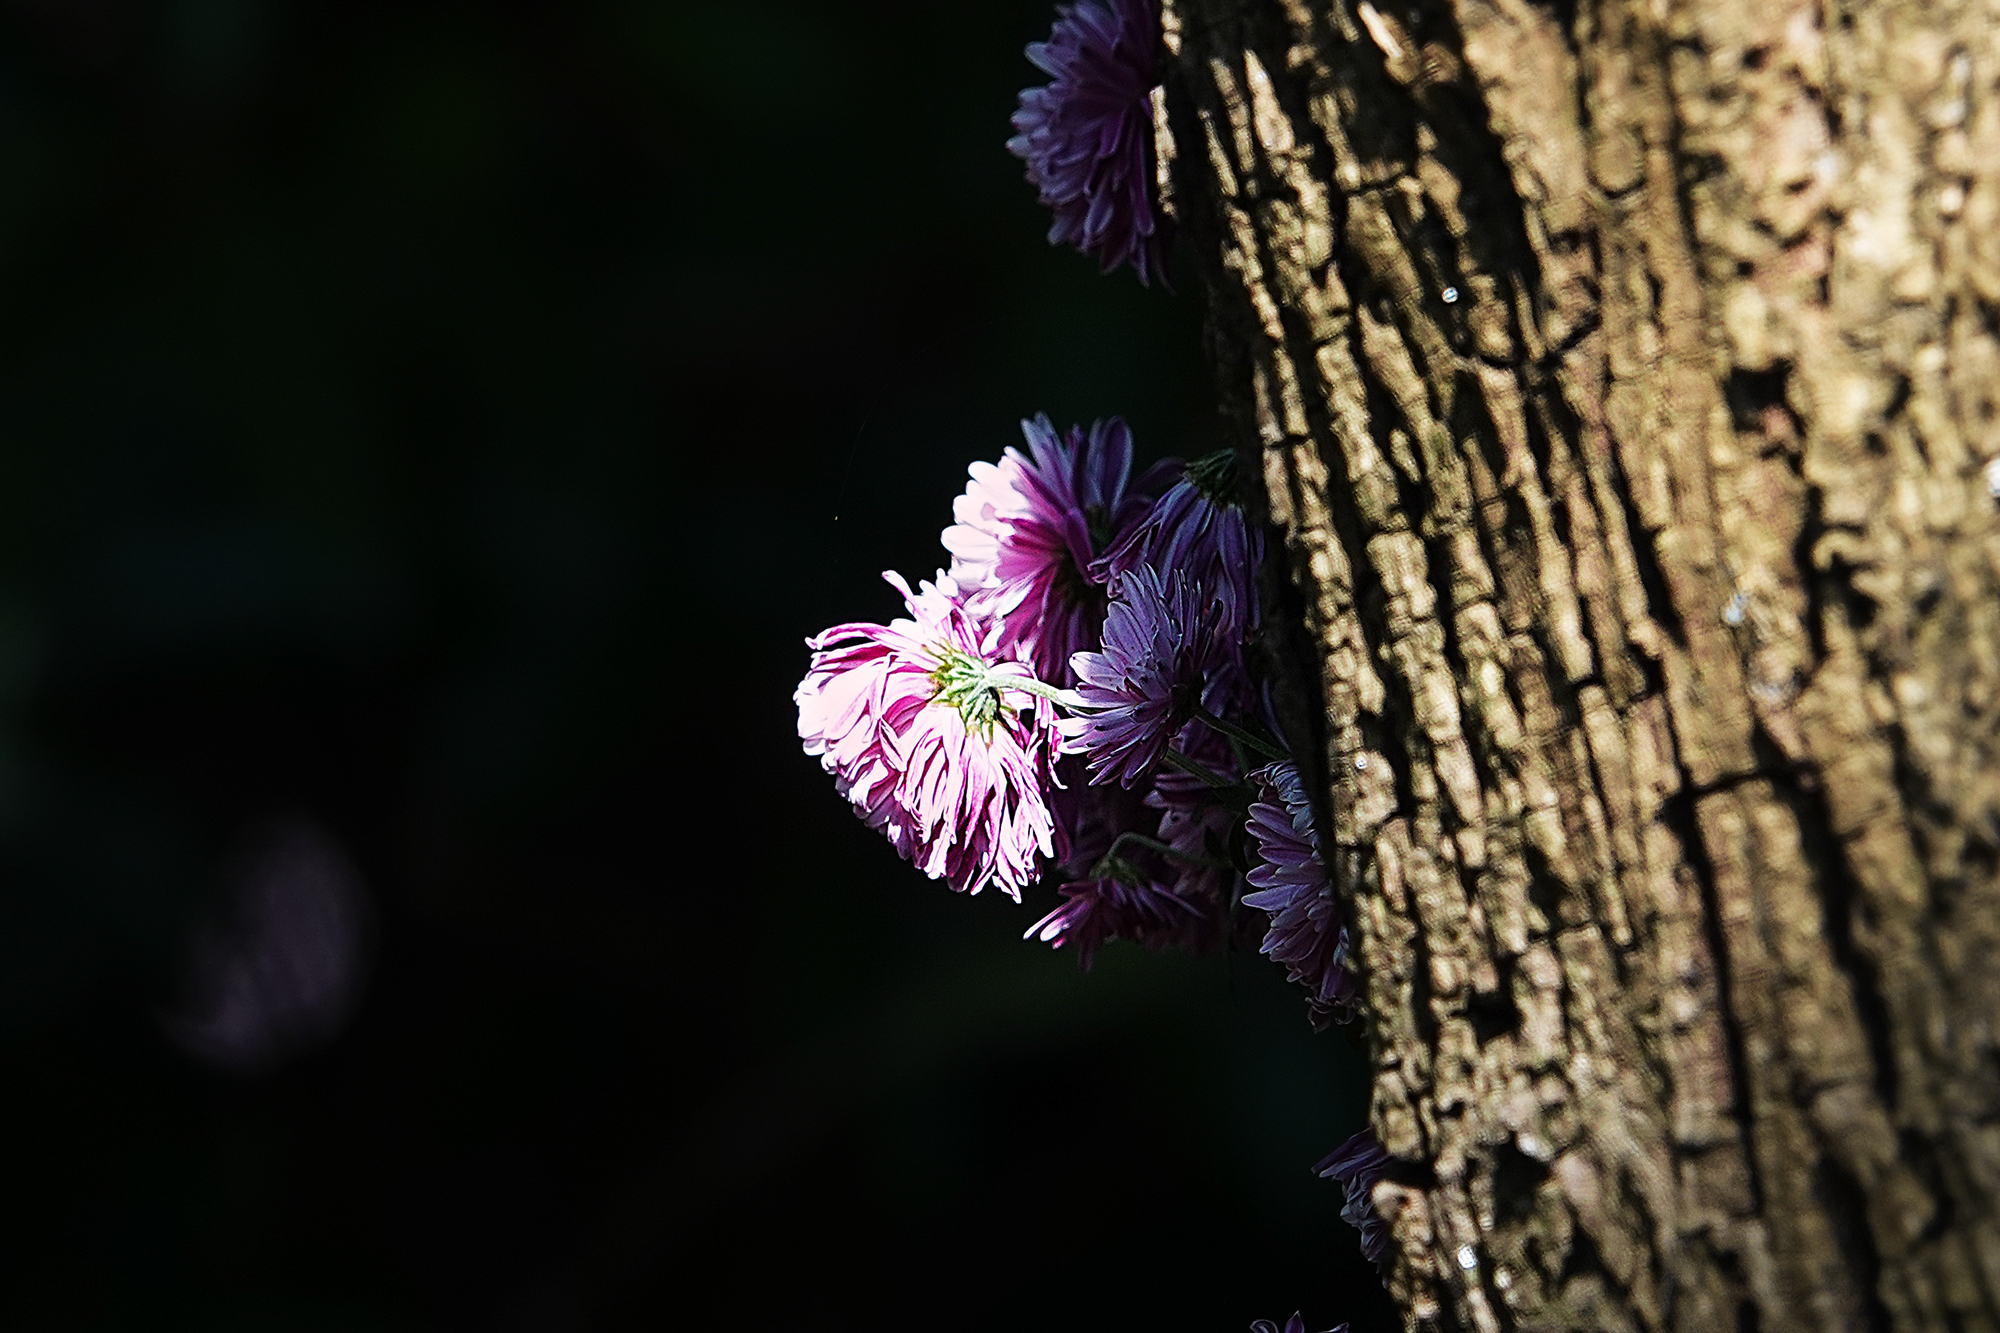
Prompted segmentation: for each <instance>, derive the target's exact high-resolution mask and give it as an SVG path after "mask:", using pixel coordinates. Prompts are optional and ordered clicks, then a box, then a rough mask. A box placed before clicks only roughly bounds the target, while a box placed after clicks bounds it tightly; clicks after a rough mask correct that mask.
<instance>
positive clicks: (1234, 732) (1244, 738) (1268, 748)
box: [1194, 704, 1291, 759]
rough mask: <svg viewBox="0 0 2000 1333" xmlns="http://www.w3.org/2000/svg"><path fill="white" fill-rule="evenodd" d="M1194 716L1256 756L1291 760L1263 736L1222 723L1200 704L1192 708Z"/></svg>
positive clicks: (1234, 725) (1231, 724)
mask: <svg viewBox="0 0 2000 1333" xmlns="http://www.w3.org/2000/svg"><path fill="white" fill-rule="evenodd" d="M1194 715H1195V716H1196V717H1197V718H1199V719H1200V720H1201V721H1203V722H1206V723H1207V724H1208V725H1209V726H1211V727H1213V728H1214V729H1215V730H1217V731H1219V732H1221V733H1222V734H1223V735H1225V736H1227V737H1229V739H1231V740H1233V741H1241V742H1242V743H1243V744H1245V745H1247V746H1249V747H1250V748H1251V749H1253V750H1255V751H1256V752H1257V753H1258V754H1261V755H1263V756H1264V757H1265V758H1266V759H1290V758H1291V756H1290V755H1288V754H1286V753H1285V752H1284V750H1282V749H1280V748H1279V747H1278V745H1277V743H1276V742H1274V741H1272V740H1271V739H1270V738H1268V737H1265V736H1259V735H1258V734H1257V733H1256V732H1254V731H1247V730H1245V729H1244V728H1242V727H1239V726H1237V725H1236V724H1235V723H1234V722H1224V721H1223V720H1222V719H1221V718H1219V717H1217V716H1216V715H1215V714H1213V713H1211V712H1209V711H1208V710H1207V709H1206V708H1203V707H1202V706H1201V705H1200V704H1196V705H1195V706H1194Z"/></svg>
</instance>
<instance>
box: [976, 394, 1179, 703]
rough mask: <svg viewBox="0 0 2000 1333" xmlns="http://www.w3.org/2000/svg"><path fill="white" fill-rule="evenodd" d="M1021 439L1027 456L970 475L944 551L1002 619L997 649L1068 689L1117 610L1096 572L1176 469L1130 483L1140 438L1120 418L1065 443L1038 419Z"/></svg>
mask: <svg viewBox="0 0 2000 1333" xmlns="http://www.w3.org/2000/svg"><path fill="white" fill-rule="evenodd" d="M1021 434H1022V435H1023V437H1025V438H1026V440H1027V443H1028V456H1027V457H1023V456H1022V454H1021V451H1020V450H1018V449H1008V450H1007V452H1006V453H1005V454H1003V455H1002V456H1001V459H1000V461H999V463H998V464H994V463H974V464H973V465H972V469H971V471H972V482H971V484H970V485H968V486H967V487H966V488H965V494H963V495H961V496H959V497H958V499H957V500H956V501H954V502H953V504H952V517H953V518H954V519H956V520H957V521H956V522H955V523H953V524H952V526H950V527H948V528H946V529H945V530H944V546H945V549H946V550H947V551H950V552H951V577H952V579H953V580H954V581H955V582H956V583H957V584H958V586H959V587H960V589H962V590H963V591H964V592H965V594H966V598H967V605H968V606H969V607H970V608H971V609H972V610H973V611H975V612H976V613H978V614H981V615H987V616H993V617H996V618H998V619H999V620H1000V621H1001V624H1002V629H1001V632H1000V640H999V645H998V646H999V650H1000V651H1001V652H1003V653H1006V654H1008V655H1010V656H1011V655H1012V654H1013V651H1014V649H1015V648H1017V647H1020V646H1025V647H1027V648H1028V650H1029V655H1030V660H1031V661H1033V662H1034V664H1035V670H1036V671H1037V673H1039V674H1040V676H1041V678H1042V679H1043V680H1046V681H1050V682H1053V683H1055V684H1058V685H1069V684H1072V683H1073V678H1072V676H1071V673H1070V665H1069V659H1070V657H1071V655H1072V654H1074V653H1078V652H1081V651H1083V650H1084V649H1086V648H1090V647H1094V646H1095V645H1096V643H1097V635H1098V631H1099V630H1100V629H1102V628H1103V625H1104V609H1105V605H1106V602H1107V601H1108V600H1109V599H1108V597H1107V596H1106V593H1105V590H1104V583H1105V576H1102V575H1094V574H1092V573H1091V572H1090V569H1091V566H1092V565H1093V564H1094V563H1095V562H1096V561H1097V558H1098V557H1099V556H1100V555H1102V554H1103V553H1104V551H1106V550H1107V549H1109V548H1110V547H1111V545H1112V544H1113V543H1115V542H1116V541H1118V540H1119V539H1120V538H1122V537H1123V536H1124V535H1125V534H1126V533H1127V532H1129V531H1130V530H1131V529H1132V528H1134V527H1136V526H1137V525H1138V524H1139V523H1140V522H1142V521H1143V520H1144V519H1145V516H1146V512H1147V510H1148V509H1149V508H1151V506H1152V501H1153V497H1154V496H1156V495H1158V494H1159V492H1160V489H1161V487H1162V485H1163V484H1164V483H1165V481H1166V478H1167V476H1168V475H1169V472H1170V469H1171V468H1172V466H1174V465H1172V464H1166V465H1163V466H1162V467H1156V468H1154V469H1153V470H1151V471H1149V472H1148V473H1146V475H1145V476H1143V477H1141V478H1140V479H1139V480H1138V482H1137V483H1136V484H1131V483H1130V478H1131V473H1132V432H1131V431H1130V430H1129V429H1128V428H1127V427H1126V425H1125V423H1124V422H1123V421H1121V420H1119V419H1118V418H1117V417H1113V418H1111V419H1110V420H1109V421H1098V422H1093V423H1092V424H1091V427H1090V433H1089V434H1088V435H1085V434H1084V431H1083V428H1082V427H1081V426H1072V427H1070V429H1069V437H1068V439H1067V440H1065V439H1063V438H1061V437H1059V436H1058V435H1057V434H1056V430H1055V427H1054V426H1052V425H1051V424H1050V423H1049V419H1048V417H1046V416H1037V417H1036V418H1035V419H1034V420H1033V421H1023V422H1022V423H1021Z"/></svg>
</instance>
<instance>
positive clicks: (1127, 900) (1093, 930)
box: [1023, 755, 1203, 972]
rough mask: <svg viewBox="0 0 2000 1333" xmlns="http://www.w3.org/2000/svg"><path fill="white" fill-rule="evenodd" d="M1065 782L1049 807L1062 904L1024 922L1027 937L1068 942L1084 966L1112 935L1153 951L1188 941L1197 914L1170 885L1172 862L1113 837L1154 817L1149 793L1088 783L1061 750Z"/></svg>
mask: <svg viewBox="0 0 2000 1333" xmlns="http://www.w3.org/2000/svg"><path fill="white" fill-rule="evenodd" d="M1056 775H1057V777H1058V778H1060V779H1062V781H1063V786H1062V787H1061V788H1060V789H1059V790H1057V791H1056V792H1055V793H1053V795H1052V798H1051V801H1050V804H1051V805H1052V806H1053V807H1054V809H1055V813H1056V827H1057V829H1058V830H1059V831H1062V832H1067V833H1068V835H1069V854H1068V856H1067V857H1066V858H1065V859H1064V862H1063V869H1064V870H1065V871H1066V872H1067V873H1068V875H1069V882H1068V883H1066V884H1064V885H1063V886H1062V894H1063V902H1062V905H1061V906H1059V907H1057V908H1056V909H1055V910H1054V911H1052V912H1050V913H1049V914H1048V915H1047V916H1045V917H1043V918H1042V919H1041V920H1040V921H1037V922H1036V923H1035V924H1034V925H1032V926H1030V927H1029V928H1028V930H1027V934H1026V935H1024V936H1023V938H1026V939H1040V940H1041V941H1042V942H1043V943H1045V944H1050V945H1053V946H1054V947H1056V948H1058V949H1060V948H1062V947H1063V946H1064V945H1067V944H1073V945H1075V946H1076V949H1077V960H1076V961H1077V965H1078V966H1079V967H1080V968H1082V969H1083V970H1084V971H1086V972H1088V971H1089V970H1090V967H1091V964H1092V963H1093V962H1094V961H1095V960H1096V957H1097V951H1098V950H1099V949H1100V948H1102V947H1103V946H1104V945H1105V943H1107V942H1108V941H1110V940H1114V939H1119V940H1129V941H1132V942H1134V943H1137V944H1139V945H1142V946H1143V947H1145V948H1148V949H1153V950H1159V949H1164V948H1169V947H1171V946H1175V945H1184V944H1192V943H1194V942H1195V940H1194V936H1195V934H1197V933H1198V932H1199V930H1200V927H1201V925H1202V917H1203V913H1202V911H1201V909H1199V908H1198V907H1196V906H1195V905H1194V904H1193V903H1191V902H1187V901H1185V900H1184V898H1183V895H1182V894H1181V893H1180V892H1179V890H1178V889H1176V888H1175V887H1173V884H1174V874H1175V871H1176V870H1177V869H1178V867H1176V866H1174V865H1173V863H1172V862H1171V861H1170V860H1169V859H1168V858H1165V857H1163V856H1161V855H1160V854H1159V853H1158V852H1157V851H1155V850H1154V849H1152V848H1151V847H1148V846H1147V845H1146V844H1145V842H1144V841H1143V840H1140V839H1126V840H1125V841H1124V842H1123V843H1121V842H1120V841H1119V839H1120V838H1121V837H1122V836H1123V835H1125V834H1127V833H1138V832H1140V831H1141V829H1142V828H1144V827H1146V826H1148V825H1150V824H1151V823H1152V821H1153V814H1152V811H1151V810H1149V809H1148V808H1147V807H1148V805H1149V803H1150V799H1151V798H1150V796H1149V795H1148V794H1145V793H1141V792H1139V791H1131V790H1127V789H1126V788H1124V787H1119V786H1115V785H1114V786H1109V787H1099V786H1090V785H1087V784H1086V783H1085V782H1084V780H1083V761H1082V760H1081V759H1080V758H1078V757H1076V756H1074V755H1066V756H1064V757H1063V759H1062V760H1061V761H1059V763H1058V764H1057V770H1056Z"/></svg>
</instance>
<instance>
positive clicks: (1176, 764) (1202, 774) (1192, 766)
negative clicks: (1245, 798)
mask: <svg viewBox="0 0 2000 1333" xmlns="http://www.w3.org/2000/svg"><path fill="white" fill-rule="evenodd" d="M1160 758H1162V759H1164V760H1166V762H1167V766H1168V767H1170V768H1178V769H1179V770H1180V771H1181V772H1183V773H1186V774H1187V775H1188V776H1190V777H1195V778H1200V779H1201V780H1202V781H1203V782H1205V783H1207V784H1208V785H1209V786H1211V787H1216V788H1222V787H1235V786H1239V785H1241V784H1239V783H1236V782H1232V781H1231V780H1230V779H1228V778H1225V777H1223V776H1222V774H1220V773H1218V772H1216V771H1215V770H1214V769H1212V768H1208V767H1206V766H1204V765H1202V764H1199V763H1196V762H1195V761H1194V760H1192V759H1190V758H1188V757H1187V756H1186V755H1184V754H1182V753H1181V752H1180V751H1179V750H1176V749H1174V748H1173V747H1172V746H1169V747H1167V748H1166V749H1164V750H1162V751H1160Z"/></svg>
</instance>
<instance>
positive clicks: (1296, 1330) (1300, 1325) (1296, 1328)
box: [1250, 1313, 1347, 1333]
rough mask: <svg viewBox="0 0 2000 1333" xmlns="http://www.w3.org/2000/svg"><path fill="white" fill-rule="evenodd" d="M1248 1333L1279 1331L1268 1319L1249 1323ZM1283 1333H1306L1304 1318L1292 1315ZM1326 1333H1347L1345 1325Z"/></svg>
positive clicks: (1254, 1320)
mask: <svg viewBox="0 0 2000 1333" xmlns="http://www.w3.org/2000/svg"><path fill="white" fill-rule="evenodd" d="M1250 1333H1279V1329H1278V1326H1277V1325H1276V1324H1275V1323H1273V1322H1271V1321H1270V1320H1269V1319H1253V1320H1251V1321H1250ZM1283 1333H1306V1320H1305V1316H1304V1315H1301V1314H1296V1313H1295V1314H1293V1315H1292V1317H1291V1318H1290V1319H1287V1320H1286V1321H1285V1327H1284V1330H1283ZM1326 1333H1347V1325H1345V1324H1342V1325H1341V1326H1340V1327H1338V1328H1330V1329H1328V1330H1327V1331H1326Z"/></svg>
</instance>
